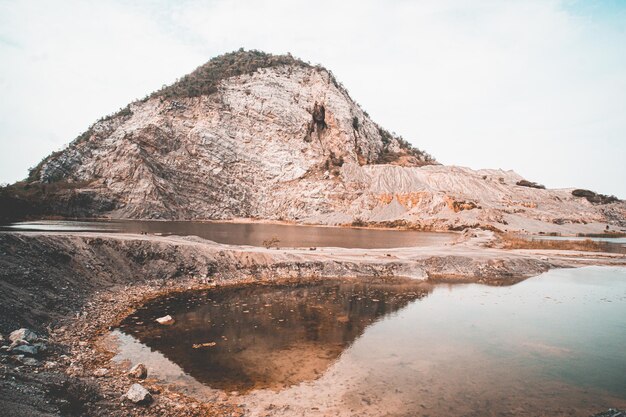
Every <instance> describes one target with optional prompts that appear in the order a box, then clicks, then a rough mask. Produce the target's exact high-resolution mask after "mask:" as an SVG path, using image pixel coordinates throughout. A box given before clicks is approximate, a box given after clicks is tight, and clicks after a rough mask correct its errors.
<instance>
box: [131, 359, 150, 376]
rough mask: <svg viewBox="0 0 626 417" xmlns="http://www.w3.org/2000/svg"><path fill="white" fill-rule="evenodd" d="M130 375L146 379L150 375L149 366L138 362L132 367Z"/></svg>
mask: <svg viewBox="0 0 626 417" xmlns="http://www.w3.org/2000/svg"><path fill="white" fill-rule="evenodd" d="M128 375H129V376H131V377H133V378H137V379H145V378H146V377H147V376H148V368H146V365H144V364H143V363H138V364H137V365H135V366H133V367H132V368H130V371H128Z"/></svg>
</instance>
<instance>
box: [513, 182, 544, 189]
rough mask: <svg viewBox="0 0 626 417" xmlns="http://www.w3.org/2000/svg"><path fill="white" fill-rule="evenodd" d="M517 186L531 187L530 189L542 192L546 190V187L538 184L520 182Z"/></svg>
mask: <svg viewBox="0 0 626 417" xmlns="http://www.w3.org/2000/svg"><path fill="white" fill-rule="evenodd" d="M515 185H519V186H520V187H529V188H538V189H540V190H545V189H546V186H545V185H542V184H537V183H536V182H532V181H526V180H520V181H518V182H516V183H515Z"/></svg>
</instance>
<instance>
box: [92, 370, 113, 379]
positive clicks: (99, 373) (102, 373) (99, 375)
mask: <svg viewBox="0 0 626 417" xmlns="http://www.w3.org/2000/svg"><path fill="white" fill-rule="evenodd" d="M108 373H109V370H108V369H106V368H98V369H96V370H95V371H93V376H95V377H96V378H102V377H103V376H106V375H107V374H108Z"/></svg>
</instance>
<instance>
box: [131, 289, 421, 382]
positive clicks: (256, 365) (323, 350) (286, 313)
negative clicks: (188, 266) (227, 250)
mask: <svg viewBox="0 0 626 417" xmlns="http://www.w3.org/2000/svg"><path fill="white" fill-rule="evenodd" d="M428 292H429V287H428V286H425V285H424V284H421V283H419V282H414V281H408V280H407V281H404V280H393V281H383V280H380V279H377V280H368V281H364V280H332V281H323V282H315V283H307V284H284V285H278V286H247V287H236V288H223V289H216V290H213V291H211V292H203V293H192V294H182V295H178V296H169V297H166V298H162V299H159V300H155V301H153V302H151V303H149V304H147V305H146V306H144V307H143V308H142V309H140V310H138V311H137V312H136V314H134V315H133V316H131V317H128V318H127V319H126V320H125V321H124V323H123V331H124V332H126V333H129V334H132V335H133V336H135V337H137V338H138V339H139V340H140V341H141V342H142V343H144V344H145V345H147V346H148V347H150V348H151V349H154V350H157V351H159V352H161V353H162V354H163V355H164V356H166V357H167V358H168V359H169V360H171V361H172V362H175V363H176V364H178V365H179V366H180V367H181V368H182V369H183V370H184V371H185V372H187V373H188V374H189V375H191V376H193V377H194V378H195V379H196V380H198V381H200V382H203V383H205V384H207V385H209V386H211V387H213V388H220V389H225V390H240V391H247V390H251V389H256V388H271V389H280V388H284V387H287V386H290V385H294V384H297V383H299V382H302V381H308V380H313V379H316V378H317V377H319V376H320V375H321V374H322V373H323V372H324V371H325V370H326V369H327V368H328V367H329V366H330V365H331V364H332V363H333V362H334V361H335V360H336V359H337V357H339V355H340V354H341V352H342V351H343V350H344V349H345V348H346V347H348V346H349V345H350V344H351V343H352V342H354V340H356V339H357V338H358V337H359V336H360V335H361V334H363V331H364V330H365V329H366V328H367V326H368V325H370V324H372V323H373V322H375V321H376V320H377V319H379V318H381V317H383V316H385V315H387V314H389V313H392V312H395V311H398V310H399V309H401V308H402V307H404V306H406V305H407V304H408V303H410V302H411V301H414V300H416V299H419V298H422V297H424V296H425V295H426V294H427V293H428ZM165 314H170V315H172V316H173V317H174V318H175V320H176V322H175V324H174V325H172V326H167V327H166V326H161V325H158V324H156V323H155V319H156V318H157V317H159V316H163V315H165ZM194 345H196V347H195V348H194Z"/></svg>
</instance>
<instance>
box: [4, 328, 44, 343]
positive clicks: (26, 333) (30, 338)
mask: <svg viewBox="0 0 626 417" xmlns="http://www.w3.org/2000/svg"><path fill="white" fill-rule="evenodd" d="M38 338H39V337H38V336H37V334H36V333H35V332H33V331H32V330H29V329H26V328H21V329H19V330H15V331H13V332H11V334H10V335H9V340H10V341H11V342H16V341H18V340H24V341H26V342H34V341H36V340H37V339H38Z"/></svg>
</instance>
